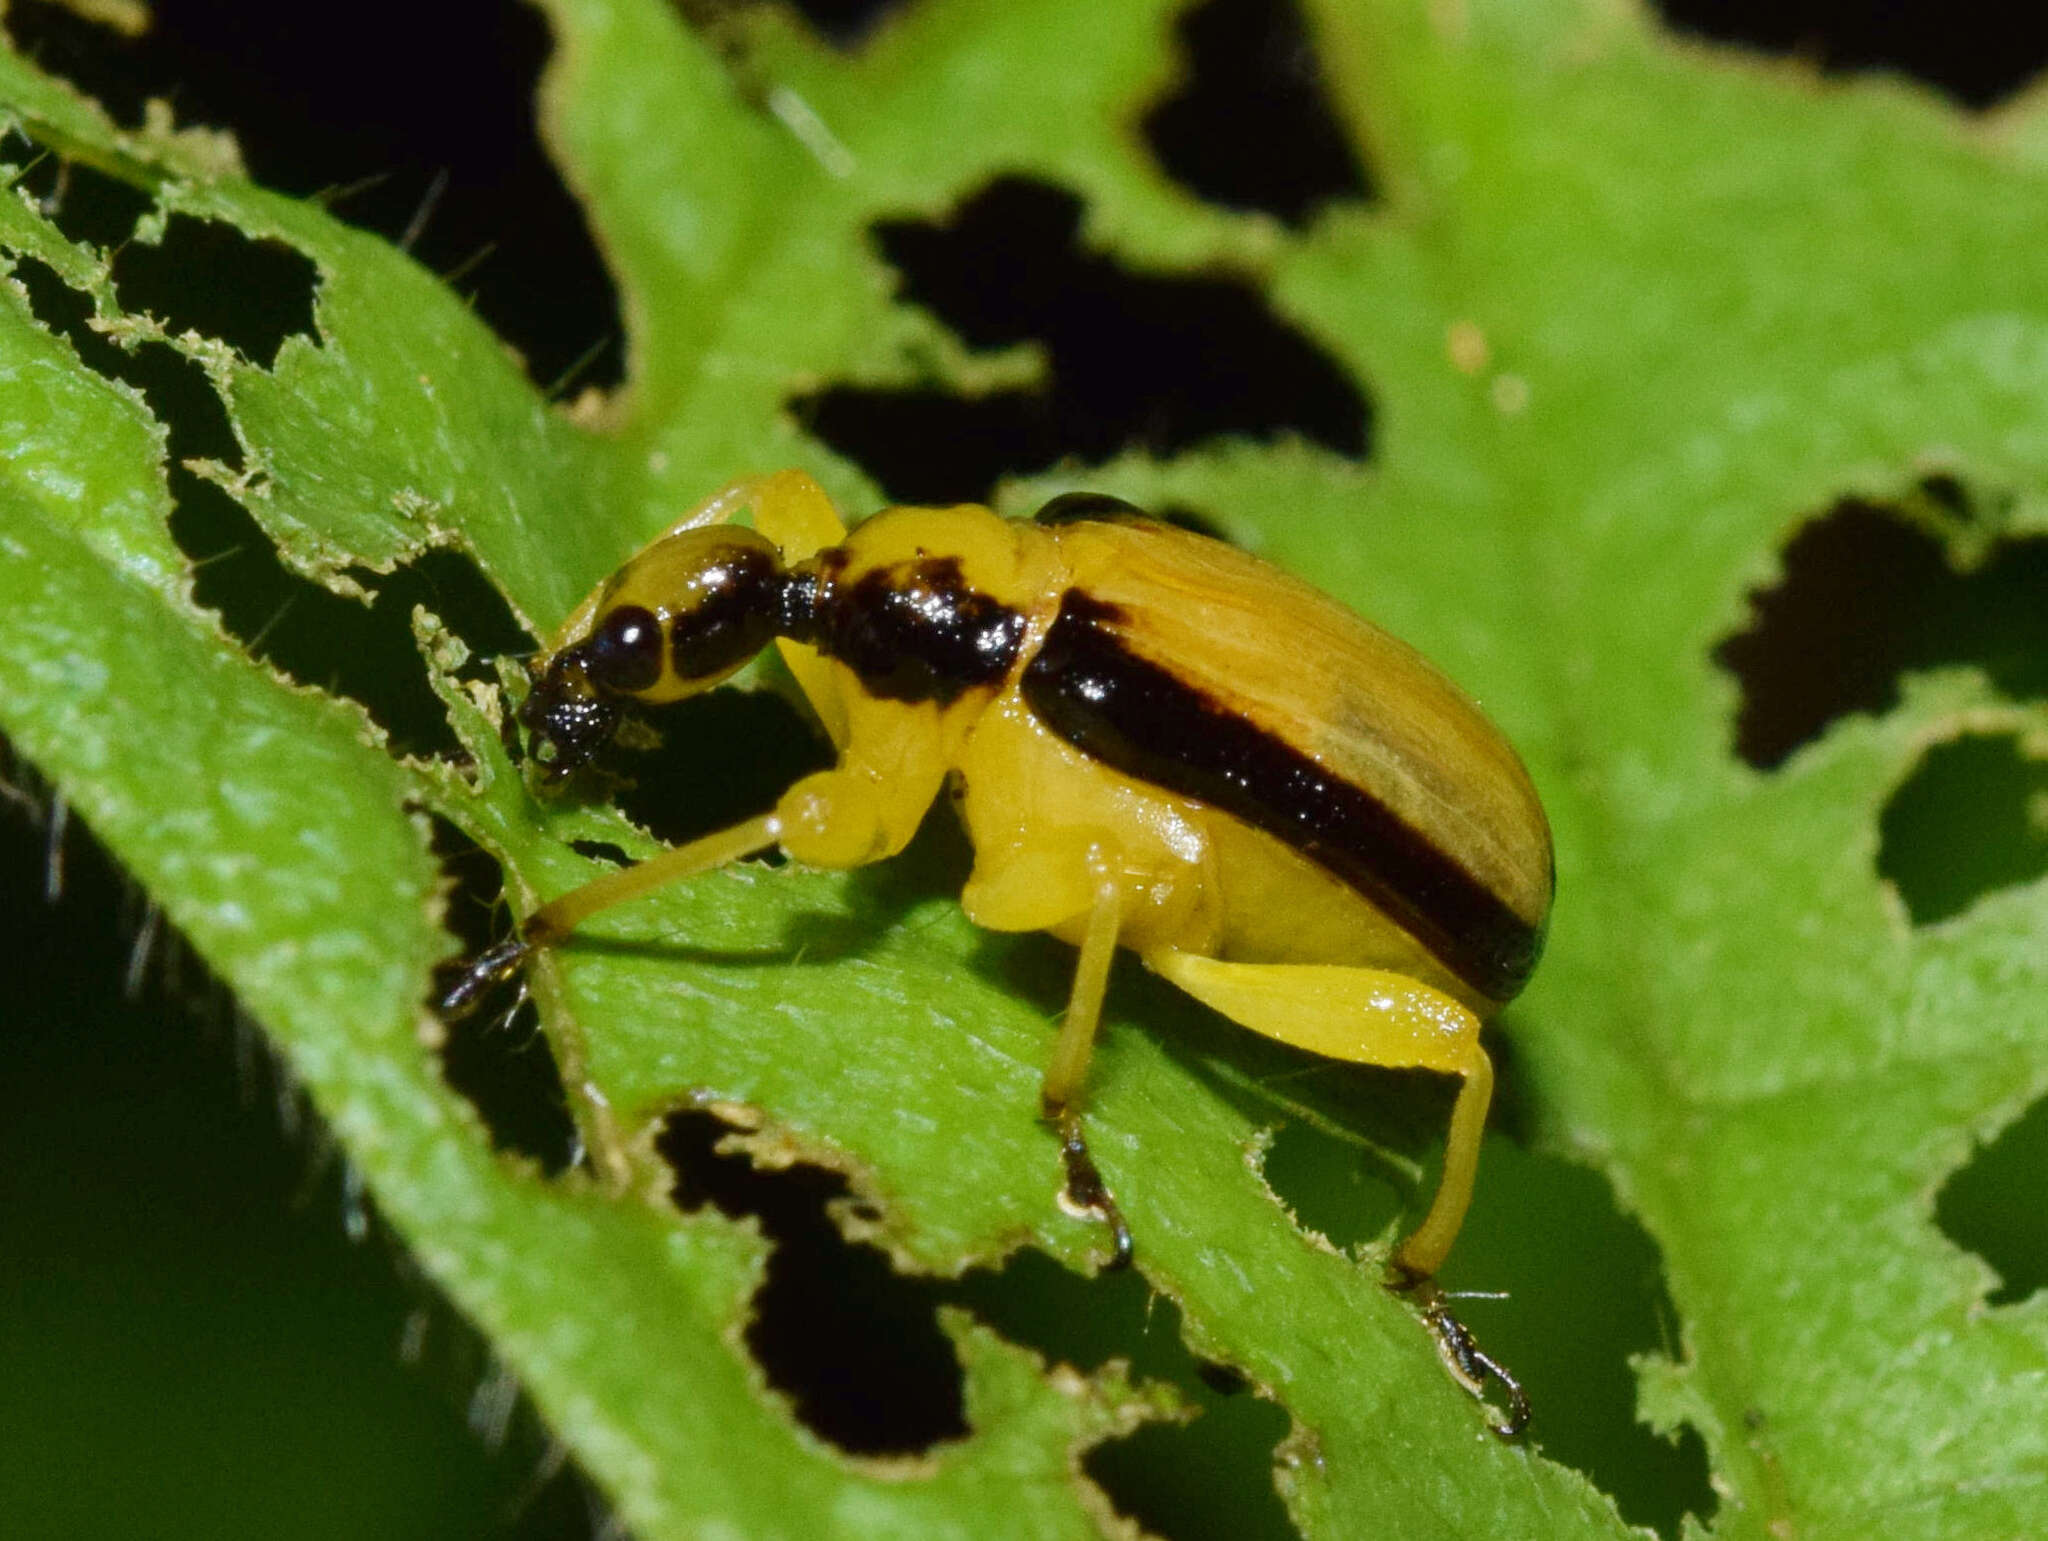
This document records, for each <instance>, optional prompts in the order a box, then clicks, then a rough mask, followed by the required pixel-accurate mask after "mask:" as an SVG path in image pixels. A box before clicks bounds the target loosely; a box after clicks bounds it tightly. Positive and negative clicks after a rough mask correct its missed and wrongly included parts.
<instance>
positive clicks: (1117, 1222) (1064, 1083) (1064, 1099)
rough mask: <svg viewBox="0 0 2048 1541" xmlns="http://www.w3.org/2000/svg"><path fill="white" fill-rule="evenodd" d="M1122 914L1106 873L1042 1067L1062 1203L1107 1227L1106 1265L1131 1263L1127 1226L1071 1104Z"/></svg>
mask: <svg viewBox="0 0 2048 1541" xmlns="http://www.w3.org/2000/svg"><path fill="white" fill-rule="evenodd" d="M1122 920H1123V889H1122V887H1121V886H1120V885H1119V884H1117V883H1116V882H1114V881H1113V880H1109V879H1104V880H1103V882H1102V884H1101V885H1100V887H1098V888H1097V890H1096V894H1095V903H1094V905H1093V907H1092V908H1091V909H1090V910H1089V912H1088V927H1087V929H1086V930H1085V931H1084V932H1083V933H1082V935H1081V955H1080V958H1079V960H1078V961H1077V962H1076V963H1075V965H1074V986H1073V989H1072V991H1071V992H1070V993H1069V994H1068V996H1067V1014H1066V1016H1065V1018H1063V1019H1062V1021H1061V1023H1060V1036H1059V1041H1058V1043H1056V1044H1055V1045H1054V1046H1053V1051H1052V1061H1051V1063H1049V1064H1048V1065H1047V1066H1046V1067H1045V1086H1044V1090H1043V1091H1042V1092H1041V1094H1040V1107H1041V1110H1042V1111H1043V1112H1044V1114H1045V1117H1046V1119H1047V1120H1048V1121H1049V1122H1051V1123H1052V1124H1053V1125H1054V1126H1055V1127H1057V1128H1058V1130H1059V1132H1060V1157H1061V1159H1062V1160H1063V1161H1064V1162H1065V1163H1066V1169H1067V1182H1066V1187H1065V1188H1064V1190H1062V1192H1061V1194H1060V1200H1061V1203H1062V1205H1063V1206H1064V1207H1066V1208H1067V1209H1069V1210H1070V1211H1072V1212H1074V1213H1076V1214H1082V1215H1088V1216H1091V1217H1093V1218H1095V1219H1098V1220H1100V1221H1102V1223H1103V1224H1104V1225H1106V1226H1108V1227H1109V1234H1110V1244H1111V1252H1110V1258H1109V1262H1108V1264H1107V1266H1108V1267H1111V1268H1123V1267H1126V1266H1128V1265H1129V1263H1130V1261H1131V1228H1130V1226H1129V1225H1127V1224H1126V1223H1125V1221H1124V1215H1123V1211H1122V1210H1121V1209H1119V1208H1118V1207H1117V1202H1116V1199H1115V1197H1114V1196H1113V1195H1112V1194H1111V1193H1110V1191H1109V1186H1108V1184H1106V1183H1105V1182H1103V1180H1102V1173H1101V1171H1100V1170H1099V1169H1098V1168H1097V1167H1096V1165H1095V1158H1094V1157H1093V1156H1091V1155H1090V1154H1089V1153H1088V1141H1087V1137H1086V1136H1085V1135H1084V1134H1083V1132H1082V1129H1081V1114H1080V1111H1079V1109H1077V1108H1076V1107H1075V1106H1074V1104H1075V1102H1076V1101H1077V1100H1078V1099H1079V1097H1080V1095H1081V1087H1082V1085H1083V1083H1084V1082H1085V1081H1086V1080H1087V1076H1088V1060H1089V1057H1090V1056H1091V1055H1092V1054H1093V1053H1094V1050H1095V1031H1096V1028H1097V1027H1098V1026H1099V1025H1100V1024H1101V1021H1102V997H1103V993H1104V991H1105V990H1107V989H1108V987H1109V965H1110V962H1111V960H1112V959H1113V958H1114V957H1115V956H1116V940H1117V932H1118V929H1119V927H1120V925H1121V923H1122Z"/></svg>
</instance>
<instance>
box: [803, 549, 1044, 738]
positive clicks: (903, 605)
mask: <svg viewBox="0 0 2048 1541" xmlns="http://www.w3.org/2000/svg"><path fill="white" fill-rule="evenodd" d="M844 566H845V557H844V555H843V553H840V552H838V551H836V550H829V551H825V552H821V553H820V554H819V560H818V564H817V568H816V573H817V581H816V586H815V588H814V589H813V590H812V594H811V602H810V605H809V614H808V615H806V616H801V617H798V618H796V619H795V621H794V623H793V624H792V628H791V629H790V630H789V631H787V632H786V633H785V635H788V636H793V637H795V638H796V639H797V640H798V641H800V642H809V643H812V644H813V645H815V646H816V647H817V648H818V650H819V651H820V652H823V653H824V654H826V655H827V656H828V657H832V658H836V659H838V660H839V661H840V662H841V663H843V664H845V665H846V666H847V667H848V668H850V669H851V670H853V672H854V673H855V674H856V675H858V676H859V677H860V682H861V685H862V687H863V688H864V689H866V690H867V691H869V692H870V693H872V694H874V695H877V696H880V697H882V698H883V699H884V700H888V701H937V702H939V703H940V704H941V705H946V704H948V703H950V702H952V701H954V700H955V699H957V698H958V697H959V696H960V695H961V693H962V692H964V691H968V690H972V689H973V688H974V687H975V686H977V685H993V684H996V683H998V682H999V681H1000V680H1002V678H1003V677H1004V676H1005V675H1006V674H1008V673H1009V672H1010V668H1011V666H1012V665H1013V664H1015V663H1016V661H1017V649H1018V646H1019V644H1020V643H1021V642H1022V641H1023V638H1024V617H1023V616H1022V615H1020V614H1019V613H1018V612H1017V611H1015V610H1012V609H1011V608H1010V607H1009V606H1008V605H1005V604H1001V603H999V602H998V601H997V600H995V599H994V598H992V597H991V596H989V595H987V594H984V593H982V592H980V591H979V590H978V589H975V588H972V587H970V586H969V585H968V582H967V577H966V574H965V573H963V572H962V571H961V570H960V559H959V558H958V557H950V556H944V557H934V556H924V557H918V558H916V559H915V560H913V561H909V562H899V563H897V564H895V565H893V566H889V567H876V568H871V569H870V570H868V571H867V572H864V573H862V574H861V575H860V576H859V577H858V578H856V579H854V580H853V582H851V583H841V582H839V581H837V580H838V575H839V573H840V571H842V570H843V569H844ZM796 608H797V607H796V606H795V605H794V604H792V606H791V609H792V611H794V610H795V609H796Z"/></svg>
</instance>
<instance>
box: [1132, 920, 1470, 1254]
mask: <svg viewBox="0 0 2048 1541" xmlns="http://www.w3.org/2000/svg"><path fill="white" fill-rule="evenodd" d="M1145 963H1146V965H1147V966H1148V967H1150V968H1151V969H1152V970H1153V971H1154V972H1155V973H1158V974H1160V975H1161V976H1163V977H1164V978H1166V979H1168V980H1171V981H1172V982H1173V983H1174V984H1176V985H1178V986H1179V987H1180V988H1181V989H1183V990H1185V991H1187V993H1188V994H1190V995H1192V996H1194V997H1195V999H1197V1000H1199V1001H1202V1002H1204V1003H1205V1004H1207V1005H1209V1006H1213V1007H1214V1008H1215V1009H1216V1010H1218V1011H1220V1012H1222V1013H1223V1014H1224V1015H1225V1016H1226V1017H1229V1018H1230V1019H1231V1020H1232V1021H1233V1022H1238V1023H1241V1024H1242V1025H1243V1026H1245V1027H1248V1028H1250V1029H1251V1030H1252V1031H1253V1032H1255V1033H1260V1034H1263V1035H1264V1036H1265V1037H1268V1038H1276V1039H1278V1040H1279V1041H1280V1042H1282V1043H1291V1044H1294V1045H1296V1046H1297V1047H1300V1048H1304V1049H1310V1050H1313V1051H1314V1052H1315V1053H1317V1054H1327V1055H1329V1056H1330V1057H1331V1058H1333V1059H1342V1060H1349V1061H1351V1062H1352V1063H1353V1064H1359V1065H1385V1066H1388V1067H1391V1068H1395V1069H1416V1070H1438V1071H1444V1072H1447V1073H1449V1074H1451V1075H1456V1076H1460V1077H1462V1078H1463V1082H1464V1084H1463V1085H1462V1086H1461V1087H1460V1088H1459V1091H1458V1100H1457V1103H1456V1105H1455V1106H1454V1107H1453V1108H1452V1110H1451V1128H1450V1135H1449V1138H1448V1139H1447V1141H1446V1142H1445V1146H1444V1170H1443V1176H1442V1178H1441V1179H1440V1180H1439V1181H1438V1183H1437V1190H1436V1198H1435V1200H1434V1201H1433V1202H1432V1203H1431V1204H1430V1207H1429V1213H1428V1214H1427V1215H1426V1216H1424V1217H1423V1221H1422V1224H1420V1225H1418V1226H1417V1227H1416V1228H1415V1230H1414V1232H1413V1233H1412V1234H1411V1235H1409V1237H1408V1238H1407V1239H1406V1240H1405V1241H1403V1242H1402V1243H1401V1245H1400V1246H1399V1247H1397V1248H1395V1250H1394V1258H1393V1263H1394V1267H1395V1269H1396V1270H1398V1271H1399V1272H1400V1273H1402V1274H1404V1275H1406V1276H1407V1277H1408V1278H1409V1279H1410V1280H1421V1279H1426V1278H1428V1277H1429V1276H1430V1275H1431V1274H1433V1273H1435V1272H1436V1271H1437V1269H1438V1268H1439V1267H1441V1266H1442V1265H1443V1260H1444V1258H1445V1256H1446V1255H1447V1254H1448V1253H1449V1252H1450V1250H1451V1243H1452V1242H1453V1241H1455V1240H1457V1236H1458V1229H1459V1227H1460V1226H1462V1225H1463V1224H1464V1223H1465V1210H1466V1208H1467V1207H1468V1206H1469V1205H1470V1204H1471V1202H1472V1185H1473V1182H1474V1180H1475V1179H1476V1177H1477V1176H1478V1172H1479V1140H1480V1136H1481V1134H1482V1133H1483V1132H1484V1131H1485V1127H1486V1109H1487V1105H1488V1103H1490V1102H1491V1101H1492V1100H1493V1062H1492V1061H1491V1060H1489V1059H1488V1058H1487V1057H1486V1051H1485V1050H1484V1049H1482V1048H1480V1046H1479V1018H1478V1017H1476V1016H1474V1015H1473V1014H1472V1012H1471V1011H1469V1010H1468V1009H1467V1008H1466V1007H1464V1006H1462V1005H1460V1004H1459V1003H1458V1002H1456V1001H1454V1000H1452V999H1451V998H1450V997H1449V996H1447V995H1444V994H1441V993H1440V992H1438V991H1436V990H1432V989H1431V988H1430V987H1429V986H1428V985H1425V984H1421V983H1418V982H1417V981H1415V980H1413V979H1409V978H1408V977H1406V976H1405V975H1402V974H1393V973H1387V972H1384V971H1381V970H1378V969H1358V968H1342V967H1338V966H1334V965H1327V964H1308V963H1219V962H1218V961H1217V960H1216V959H1214V958H1203V957H1197V956H1196V955H1194V954H1193V953H1185V952H1176V951H1173V950H1171V949H1161V950H1159V951H1157V952H1151V953H1147V954H1146V955H1145Z"/></svg>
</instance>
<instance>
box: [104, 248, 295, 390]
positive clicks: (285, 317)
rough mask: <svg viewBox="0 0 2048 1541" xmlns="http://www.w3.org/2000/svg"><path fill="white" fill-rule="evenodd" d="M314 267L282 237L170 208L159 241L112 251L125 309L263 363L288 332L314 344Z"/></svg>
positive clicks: (274, 359) (269, 364)
mask: <svg viewBox="0 0 2048 1541" xmlns="http://www.w3.org/2000/svg"><path fill="white" fill-rule="evenodd" d="M319 279H320V275H319V270H318V269H317V268H315V267H314V266H313V260H312V259H311V258H310V257H308V256H306V254H305V253H304V252H301V251H298V250H295V249H294V248H292V247H290V246H287V245H285V244H284V242H282V241H271V240H263V241H252V240H251V239H249V237H248V236H246V235H244V234H242V232H241V231H239V230H237V229H236V228H235V227H234V226H233V225H230V224H227V223H225V222H223V221H221V220H205V219H194V218H193V217H192V216H191V215H189V214H174V215H172V216H171V218H170V220H169V221H168V222H167V223H166V225H165V228H164V236H163V240H162V241H161V242H160V243H159V244H157V245H153V246H151V245H144V244H142V243H140V242H135V241H131V242H129V243H127V244H126V245H124V246H123V247H122V248H121V249H120V251H119V253H118V254H116V256H115V258H114V290H115V293H116V294H118V295H119V296H120V299H121V305H122V307H123V308H124V309H126V310H130V311H134V312H137V313H147V314H149V315H152V316H154V317H156V318H157V319H158V320H159V321H161V322H162V323H163V324H164V328H165V330H166V331H168V332H170V333H171V334H172V335H174V336H178V335H182V334H183V333H185V332H187V331H194V332H197V333H199V334H200V335H201V336H202V337H215V338H218V339H219V340H220V341H222V342H224V343H226V344H228V346H230V347H231V348H233V349H234V350H235V351H236V352H237V353H240V354H241V355H242V356H243V357H244V358H246V359H249V360H251V361H252V362H254V363H257V364H260V365H262V366H263V367H264V368H265V369H269V368H271V367H272V366H274V365H275V364H276V363H277V351H278V349H280V348H282V347H283V346H284V341H285V339H286V338H287V337H291V336H300V337H304V338H307V339H308V340H310V341H312V342H315V343H317V342H318V341H319V340H320V339H319V333H318V332H317V331H316V330H315V329H314V326H313V296H314V293H315V291H316V290H317V289H318V287H319Z"/></svg>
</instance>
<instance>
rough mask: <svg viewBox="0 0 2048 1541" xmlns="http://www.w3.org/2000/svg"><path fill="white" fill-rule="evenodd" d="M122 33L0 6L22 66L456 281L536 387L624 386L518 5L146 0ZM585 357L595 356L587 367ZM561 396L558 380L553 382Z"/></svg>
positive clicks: (538, 57) (50, 11) (611, 295)
mask: <svg viewBox="0 0 2048 1541" xmlns="http://www.w3.org/2000/svg"><path fill="white" fill-rule="evenodd" d="M150 10H151V13H152V25H151V27H150V30H149V31H148V32H147V33H146V34H145V35H144V36H142V37H139V38H123V37H120V36H118V35H117V34H115V33H113V32H112V31H110V30H107V29H104V28H98V27H94V26H92V25H90V24H89V23H87V22H85V21H83V20H81V19H80V18H79V17H78V16H76V15H74V14H72V13H71V11H69V10H68V9H66V8H64V7H62V6H54V5H47V4H36V3H31V0H24V3H23V4H20V5H14V6H10V7H9V8H8V11H7V18H6V25H7V29H8V31H9V32H10V33H11V34H12V35H13V36H14V37H15V39H16V40H17V43H18V45H19V51H20V52H22V53H24V54H25V55H27V56H28V57H30V58H33V59H36V60H38V61H39V62H40V63H41V64H43V65H44V67H45V68H49V69H52V70H55V71H56V72H57V73H59V74H62V75H64V76H66V77H67V78H69V79H70V80H72V81H74V82H76V83H77V84H78V85H79V86H80V87H81V88H82V89H83V90H85V91H86V92H87V93H88V94H89V95H91V96H93V97H95V98H97V99H98V100H99V101H101V102H102V103H104V104H105V105H106V106H107V108H108V110H109V111H110V112H111V113H113V115H114V116H115V118H116V119H117V120H118V121H120V122H123V123H125V124H128V125H130V126H135V125H138V124H139V123H140V122H141V119H142V109H143V103H144V102H145V101H146V100H147V99H148V98H151V97H160V98H163V99H166V100H169V101H171V102H173V103H175V104H176V108H177V114H178V121H179V122H180V123H204V124H212V125H219V126H223V127H226V128H229V129H232V130H233V131H234V132H235V134H236V136H237V139H238V141H239V143H240V146H241V150H242V154H243V156H244V158H245V159H246V161H247V162H248V166H249V171H250V174H251V176H252V177H253V178H254V179H255V180H256V181H257V182H259V183H261V184H263V185H264V186H266V187H272V188H276V189H277V190H279V191H280V192H284V193H287V194H290V195H292V196H295V197H314V196H321V195H326V201H327V202H328V205H329V207H330V208H331V210H332V211H333V212H334V213H335V214H336V215H337V216H339V217H340V218H343V219H346V220H348V221H350V222H351V223H353V224H355V225H358V226H360V227H362V228H364V229H368V230H373V231H375V232H377V233H378V234H380V235H383V236H385V237H386V238H387V239H390V240H392V241H396V242H399V243H401V244H404V245H406V246H407V247H408V248H409V249H410V250H411V251H412V253H413V255H414V256H415V257H417V258H418V259H419V261H420V263H421V264H422V265H423V266H425V267H428V268H430V269H432V270H434V271H435V272H439V273H457V272H459V273H460V281H461V287H462V289H463V291H464V293H465V294H466V295H467V296H468V297H469V298H470V299H471V300H472V302H473V303H474V305H475V307H476V309H477V311H478V312H479V314H481V315H482V316H483V317H484V319H485V320H486V321H488V322H489V323H490V324H491V326H492V327H493V328H495V329H496V330H497V332H498V334H499V335H500V336H502V337H505V338H506V339H507V340H509V341H510V342H511V343H512V345H513V346H514V347H515V348H516V349H517V350H518V351H519V352H520V354H521V355H522V356H523V357H524V358H525V360H526V363H527V368H528V370H529V372H530V374H531V377H532V378H533V379H534V380H535V381H536V382H537V383H539V384H541V385H542V386H544V387H545V386H548V385H549V384H550V382H558V381H564V376H565V375H566V374H573V375H574V376H575V378H576V379H577V380H579V381H582V382H587V383H591V384H596V385H603V386H610V385H616V384H617V383H618V382H619V380H620V379H621V378H622V377H623V364H624V356H623V349H622V346H621V341H620V339H621V338H622V335H623V333H622V329H621V325H620V320H619V306H618V297H617V294H616V293H615V292H614V290H613V288H612V284H611V279H610V276H609V275H608V273H607V272H606V269H605V266H604V263H603V261H602V260H601V259H600V257H599V256H598V253H597V248H596V246H595V244H594V243H593V242H592V240H591V238H590V233H589V229H588V227H587V226H586V224H585V222H584V217H583V212H582V209H581V207H580V205H579V204H578V203H577V202H576V200H575V199H574V198H573V197H571V196H570V194H569V191H568V189H567V188H566V187H565V186H564V185H563V184H562V180H561V177H560V175H559V174H558V173H557V172H556V170H555V169H554V165H553V163H552V162H551V161H550V160H549V158H548V157H547V155H546V153H545V152H544V151H543V150H542V148H541V143H540V137H539V133H538V130H537V127H536V118H535V111H536V102H537V95H538V93H537V89H536V88H537V86H538V83H539V77H540V70H541V67H542V65H543V64H544V63H545V61H546V59H547V56H548V52H549V47H550V45H549V40H548V32H547V25H546V22H545V20H544V19H543V17H542V16H541V13H540V12H539V11H538V10H536V9H535V8H534V7H532V6H528V5H524V4H518V3H514V0H437V3H436V4H435V5H433V6H432V7H431V8H427V9H423V8H422V7H420V6H418V5H416V4H409V3H406V0H359V3H357V4H354V5H351V6H350V7H348V8H347V9H346V10H336V9H333V8H331V7H325V6H307V5H260V4H250V5H221V4H219V3H217V0H155V3H154V4H152V5H151V7H150ZM593 348H596V350H597V351H596V352H595V353H593V352H592V350H593ZM564 385H565V386H566V382H564Z"/></svg>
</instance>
